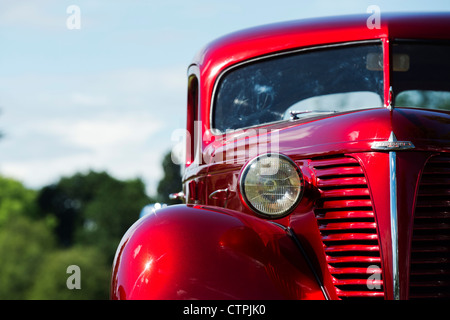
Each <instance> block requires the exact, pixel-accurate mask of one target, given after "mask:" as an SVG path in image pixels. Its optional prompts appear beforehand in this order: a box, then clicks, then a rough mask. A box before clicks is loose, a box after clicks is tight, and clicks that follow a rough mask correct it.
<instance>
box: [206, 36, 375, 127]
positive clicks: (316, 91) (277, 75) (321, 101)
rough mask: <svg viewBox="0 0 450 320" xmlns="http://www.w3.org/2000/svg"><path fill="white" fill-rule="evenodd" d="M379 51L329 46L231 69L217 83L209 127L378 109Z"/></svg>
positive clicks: (371, 45)
mask: <svg viewBox="0 0 450 320" xmlns="http://www.w3.org/2000/svg"><path fill="white" fill-rule="evenodd" d="M382 52H383V50H382V46H381V42H377V43H365V44H357V45H341V46H331V47H326V48H320V49H314V50H306V51H301V52H296V53H291V54H284V55H279V56H276V57H271V58H267V59H262V60H258V61H256V62H252V63H247V64H245V65H242V66H240V67H237V68H234V69H231V70H230V71H228V72H226V73H225V74H224V75H223V76H222V77H221V79H220V81H219V83H218V85H217V89H216V95H215V98H214V104H213V112H212V125H213V128H214V129H216V131H220V132H225V131H227V130H234V129H239V128H244V127H250V126H255V125H261V124H266V123H270V122H275V121H280V120H286V119H292V120H295V119H299V118H303V117H307V116H314V115H318V114H327V113H336V112H343V111H349V110H359V109H367V108H377V107H382V106H383V101H382V97H383V66H382V63H381V62H382V59H380V57H382Z"/></svg>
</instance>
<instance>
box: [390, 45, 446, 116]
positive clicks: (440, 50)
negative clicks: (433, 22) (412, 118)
mask: <svg viewBox="0 0 450 320" xmlns="http://www.w3.org/2000/svg"><path fill="white" fill-rule="evenodd" d="M392 51H393V58H392V59H393V66H394V67H393V70H392V71H393V72H392V77H391V79H392V80H391V81H392V87H393V90H394V94H395V107H410V108H423V109H439V110H450V44H449V43H431V42H417V41H416V42H407V41H400V42H397V43H395V44H394V45H393V47H392Z"/></svg>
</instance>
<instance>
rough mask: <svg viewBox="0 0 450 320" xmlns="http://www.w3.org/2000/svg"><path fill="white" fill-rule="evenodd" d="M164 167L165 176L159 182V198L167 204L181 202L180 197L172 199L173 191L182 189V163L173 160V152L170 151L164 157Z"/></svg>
mask: <svg viewBox="0 0 450 320" xmlns="http://www.w3.org/2000/svg"><path fill="white" fill-rule="evenodd" d="M162 167H163V171H164V176H163V178H162V179H161V180H160V181H159V183H158V188H157V192H158V200H159V201H160V202H163V203H167V204H177V203H181V201H180V200H178V199H175V200H173V199H170V198H169V195H170V194H171V193H176V192H179V191H181V189H182V185H181V168H180V165H177V164H175V163H174V162H173V161H172V155H171V152H168V153H167V154H166V155H165V156H164V159H163V162H162Z"/></svg>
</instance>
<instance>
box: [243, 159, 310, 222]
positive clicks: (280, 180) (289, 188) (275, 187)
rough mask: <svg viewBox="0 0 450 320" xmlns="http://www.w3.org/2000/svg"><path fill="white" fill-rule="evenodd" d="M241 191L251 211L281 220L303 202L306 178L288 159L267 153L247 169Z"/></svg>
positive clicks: (244, 172)
mask: <svg viewBox="0 0 450 320" xmlns="http://www.w3.org/2000/svg"><path fill="white" fill-rule="evenodd" d="M240 189H241V192H242V196H243V198H244V200H245V202H246V203H247V205H248V206H249V207H250V208H251V209H252V210H254V211H255V212H257V213H259V214H262V215H265V216H268V217H271V218H279V217H282V216H284V215H286V214H288V213H289V212H291V211H292V210H293V209H294V208H295V206H296V205H297V203H298V202H299V201H300V198H301V195H302V191H303V179H302V175H301V173H300V169H299V168H298V167H297V166H296V164H295V163H294V162H293V161H292V160H291V159H289V158H288V157H286V156H284V155H281V154H265V155H261V156H258V157H256V158H255V159H253V160H252V161H250V162H249V163H248V164H247V165H246V166H245V167H244V169H243V171H242V175H241V179H240Z"/></svg>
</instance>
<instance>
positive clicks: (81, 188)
mask: <svg viewBox="0 0 450 320" xmlns="http://www.w3.org/2000/svg"><path fill="white" fill-rule="evenodd" d="M168 159H170V153H169V158H168V157H167V156H166V157H165V158H164V163H163V168H164V178H163V180H162V181H161V183H160V184H159V186H158V192H161V193H160V195H162V194H167V195H168V193H172V192H177V191H179V190H180V189H181V176H180V168H179V166H176V165H173V164H172V165H171V163H168ZM170 162H171V161H170ZM172 171H173V172H172ZM171 179H174V181H171ZM166 190H167V191H168V192H166ZM160 195H159V196H158V198H156V197H155V199H153V198H152V197H150V196H148V195H147V194H146V191H145V184H144V183H143V181H142V180H141V179H132V180H125V181H123V180H118V179H116V178H114V177H112V176H110V175H109V174H108V173H106V172H95V171H89V172H87V173H76V174H74V175H73V176H70V177H63V178H61V179H60V180H59V181H57V182H56V183H54V184H51V185H48V186H45V187H43V188H41V189H40V190H30V189H27V188H26V187H25V186H24V185H23V184H22V183H20V182H19V181H16V180H14V179H9V178H5V177H1V176H0V299H37V300H43V299H108V298H109V289H110V277H111V269H112V263H113V258H114V255H115V251H116V248H117V246H118V244H119V242H120V240H121V238H122V236H123V234H124V233H125V232H126V230H127V229H128V228H129V227H130V226H131V225H132V224H133V223H134V222H135V221H136V220H137V219H139V213H140V212H141V209H142V208H143V207H144V206H145V205H147V204H149V203H153V202H156V201H157V200H160V198H161V196H160ZM165 199H167V200H168V198H165ZM165 199H164V200H165ZM166 203H169V201H167V202H166ZM71 265H76V266H79V267H80V270H81V278H80V279H81V289H79V290H78V289H72V290H71V289H69V288H68V287H67V284H66V281H67V279H68V278H69V277H70V276H71V273H70V272H69V273H68V272H67V268H68V267H69V266H71Z"/></svg>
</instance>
